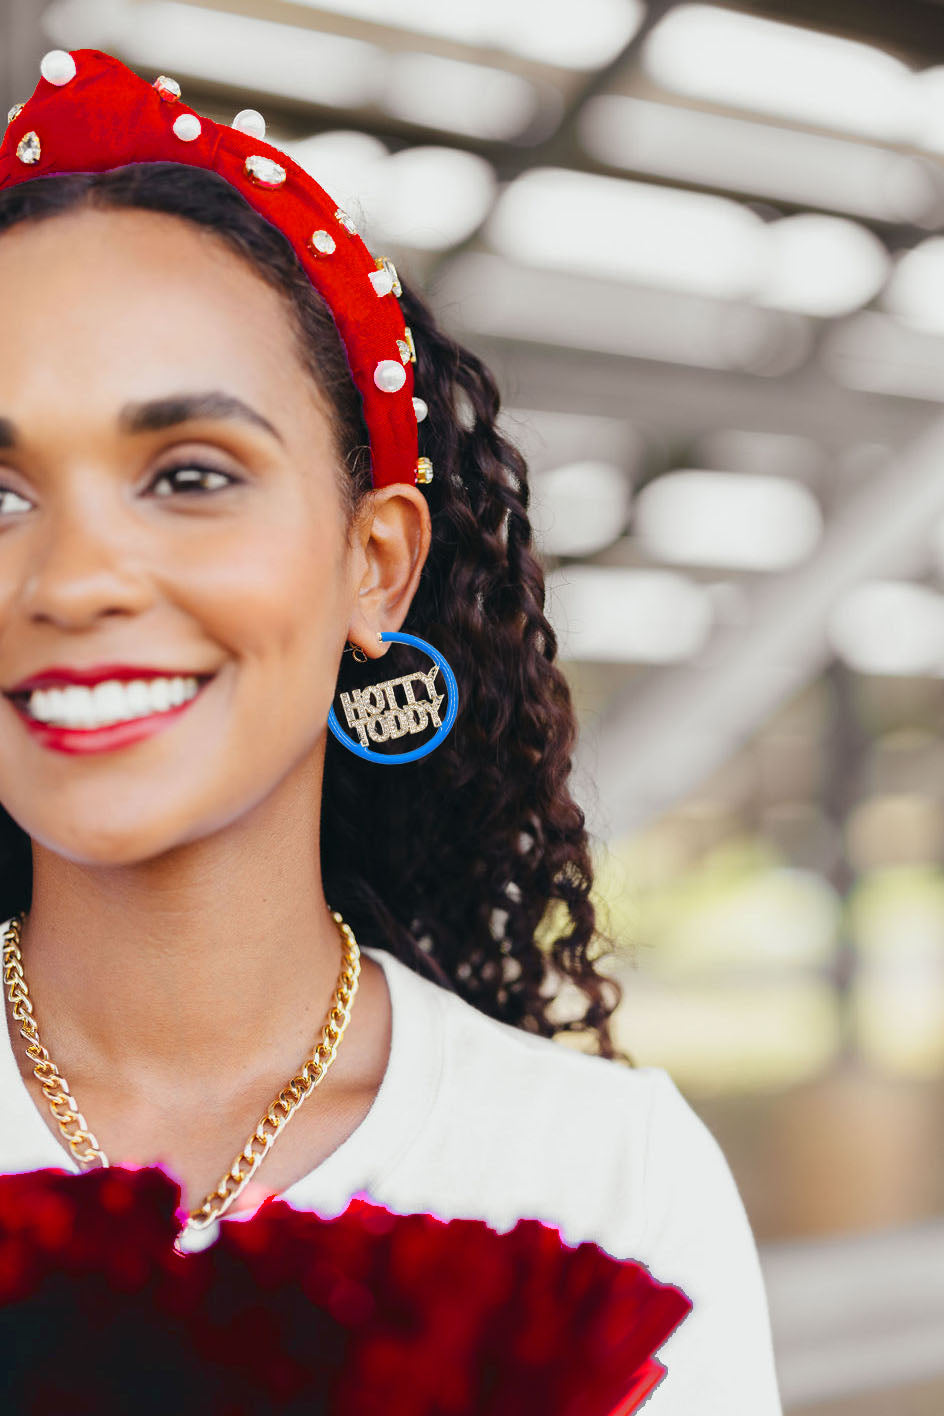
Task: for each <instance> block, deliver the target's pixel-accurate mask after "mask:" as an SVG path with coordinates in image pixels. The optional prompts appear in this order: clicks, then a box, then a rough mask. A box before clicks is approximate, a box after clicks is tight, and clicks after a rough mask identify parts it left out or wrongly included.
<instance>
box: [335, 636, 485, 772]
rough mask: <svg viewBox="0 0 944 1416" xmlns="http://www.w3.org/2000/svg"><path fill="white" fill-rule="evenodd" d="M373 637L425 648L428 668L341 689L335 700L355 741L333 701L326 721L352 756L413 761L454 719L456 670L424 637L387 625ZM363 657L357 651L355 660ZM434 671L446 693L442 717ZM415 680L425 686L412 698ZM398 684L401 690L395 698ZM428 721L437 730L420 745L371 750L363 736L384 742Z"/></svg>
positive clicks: (389, 762) (435, 744) (429, 748)
mask: <svg viewBox="0 0 944 1416" xmlns="http://www.w3.org/2000/svg"><path fill="white" fill-rule="evenodd" d="M377 638H378V639H379V640H381V641H382V642H383V641H387V640H389V641H391V642H393V643H395V644H412V645H413V646H414V648H416V649H422V650H423V652H424V654H428V655H429V657H430V658H431V659H432V660H433V661H434V662H433V667H432V668H431V669H430V670H429V672H428V673H423V671H422V669H413V670H412V671H411V672H410V673H406V674H401V675H400V676H399V677H398V678H390V679H386V680H385V681H384V682H383V683H375V684H372V685H371V686H370V687H369V688H355V689H352V690H351V692H350V693H342V694H341V706H342V708H343V709H344V716H345V717H346V718H347V725H348V727H349V728H352V729H353V730H354V731H355V732H356V733H357V739H358V740H357V741H354V740H353V739H352V738H350V737H348V735H347V733H345V732H344V730H343V729H342V727H341V724H340V723H339V721H338V715H337V713H335V711H334V705H333V704H332V707H331V711H330V712H329V714H328V727H329V728H330V729H331V731H332V733H333V734H334V736H335V737H336V738H337V740H338V742H342V743H343V744H344V746H345V747H346V748H348V749H349V750H350V751H351V752H353V753H355V754H356V756H358V757H365V758H366V759H367V761H368V762H383V763H386V764H387V765H388V766H390V765H396V764H398V763H401V762H415V761H417V759H418V758H420V757H425V756H426V755H427V754H428V753H430V752H432V751H433V749H434V748H437V747H438V746H439V744H440V743H441V742H442V741H443V739H444V738H445V737H446V734H447V733H448V732H449V729H450V728H451V727H452V725H453V723H454V722H455V721H456V713H457V712H458V708H459V689H458V685H457V684H456V676H455V674H454V673H453V672H452V669H451V668H450V667H449V664H448V663H447V662H446V660H445V658H444V657H443V656H442V654H440V652H439V650H438V649H434V648H433V646H432V644H430V643H429V642H428V640H426V639H421V638H420V637H419V635H416V634H396V633H394V632H393V631H389V632H384V633H379V632H378V635H377ZM358 653H359V651H358V650H357V648H356V647H355V648H354V650H353V656H354V658H355V659H358ZM365 660H366V656H364V654H363V651H360V659H359V660H358V662H364V661H365ZM440 671H441V672H442V681H443V684H444V686H445V689H446V697H447V703H446V716H445V717H444V718H440V715H439V710H440V708H441V707H442V703H443V694H441V693H437V691H436V683H435V680H436V677H437V675H438V674H439V673H440ZM418 684H422V685H423V688H424V689H425V693H426V696H425V697H423V698H417V697H416V695H415V692H414V689H415V688H416V687H417V686H418ZM398 690H399V693H400V695H401V696H400V698H399V699H398V697H397V693H398ZM430 723H432V724H433V726H434V727H435V728H436V729H437V732H436V733H435V734H434V735H433V736H432V737H431V738H430V739H429V741H428V742H424V743H423V744H422V746H421V747H414V748H413V749H412V750H411V751H409V752H396V753H385V752H375V751H374V750H373V748H371V747H369V746H368V742H390V741H391V740H392V739H395V738H401V737H407V736H408V735H411V734H413V733H420V732H422V731H423V729H424V728H427V727H428V726H429V724H430Z"/></svg>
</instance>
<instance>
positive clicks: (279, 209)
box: [0, 49, 432, 487]
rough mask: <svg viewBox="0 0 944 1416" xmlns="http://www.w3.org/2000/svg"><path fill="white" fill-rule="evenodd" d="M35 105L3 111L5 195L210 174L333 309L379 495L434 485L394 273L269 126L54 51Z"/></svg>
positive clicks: (1, 178)
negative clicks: (73, 180) (262, 223)
mask: <svg viewBox="0 0 944 1416" xmlns="http://www.w3.org/2000/svg"><path fill="white" fill-rule="evenodd" d="M40 75H41V76H40V79H39V82H38V83H37V85H36V88H35V90H34V92H33V94H32V96H31V97H30V98H29V99H28V100H27V101H26V102H25V103H23V104H16V105H15V106H14V107H13V108H12V109H11V110H10V121H9V124H8V127H7V130H6V134H5V135H4V138H3V141H2V143H0V189H3V188H6V187H11V186H14V185H16V184H18V183H20V182H25V181H31V180H33V179H34V178H37V177H47V176H51V175H54V174H58V173H66V172H109V171H112V170H114V169H115V168H118V167H124V166H127V165H129V164H131V163H135V162H176V163H179V164H181V165H184V166H191V167H201V168H203V169H205V170H206V171H209V172H215V173H216V174H217V175H218V176H220V177H222V178H223V179H224V180H225V181H227V182H229V184H230V185H231V186H233V187H235V188H236V189H237V191H239V192H240V193H241V194H242V196H243V197H244V199H245V200H246V201H247V202H248V203H249V205H250V206H251V207H253V209H254V210H255V211H256V212H258V213H259V215H260V216H262V217H263V218H264V219H265V220H266V221H268V222H270V223H271V224H272V225H273V226H275V227H277V228H278V229H279V230H280V231H281V232H282V233H283V234H284V235H285V236H286V238H287V239H288V240H289V241H290V242H291V244H292V246H293V248H294V250H295V253H296V255H297V256H298V259H299V261H300V263H301V265H302V267H303V269H304V270H305V273H306V275H307V276H308V278H309V280H310V281H311V283H312V285H313V286H314V287H315V289H316V290H317V291H318V293H319V294H320V295H321V296H322V298H323V299H324V300H325V302H326V303H327V305H328V307H329V308H330V310H331V314H332V316H333V318H334V322H335V324H336V325H337V328H338V333H339V335H340V337H341V340H342V343H343V344H344V348H345V352H346V354H347V360H348V364H349V366H350V369H351V375H352V377H353V379H354V382H355V384H356V385H357V388H358V391H359V392H360V395H361V400H362V405H363V412H364V421H365V423H366V425H367V430H368V434H369V438H370V451H371V475H372V480H373V485H374V486H375V487H383V486H388V485H390V484H391V483H395V482H407V483H409V484H411V485H413V486H415V485H417V483H420V484H422V483H423V482H426V481H428V480H429V478H430V476H431V475H432V472H431V467H430V465H429V459H428V458H424V459H420V458H419V457H418V450H419V449H418V432H417V425H418V423H419V422H420V421H421V420H422V419H423V418H424V417H425V416H426V411H427V410H426V404H425V403H424V402H423V400H422V399H421V398H419V397H415V396H414V395H415V390H414V382H413V370H414V366H415V362H416V351H415V348H414V344H413V336H412V334H411V333H410V330H409V328H408V327H407V325H406V324H405V322H404V318H403V312H402V311H401V309H400V305H399V302H398V301H399V296H400V295H401V294H402V286H401V284H400V280H399V277H398V275H397V272H396V267H395V266H394V264H393V262H392V261H390V260H388V259H387V258H386V257H381V258H379V259H375V258H374V257H373V256H372V255H371V253H370V251H368V249H367V247H366V245H365V244H364V242H363V240H362V239H361V237H360V236H359V235H358V233H357V227H356V225H355V223H354V221H353V220H352V219H351V217H350V216H349V215H348V214H347V212H345V211H344V210H343V209H342V208H340V207H339V206H338V205H337V203H336V202H335V201H334V200H333V199H332V198H331V197H330V196H329V195H328V193H327V192H326V191H325V190H324V188H323V187H321V186H320V185H319V183H318V182H316V181H315V179H314V178H313V177H311V176H310V175H309V174H308V173H307V172H305V170H304V169H303V168H302V167H300V166H299V165H298V164H297V163H295V162H293V161H292V159H291V158H289V157H288V156H287V155H286V154H285V153H282V152H280V151H279V150H278V149H277V148H274V147H272V146H271V145H270V144H269V143H267V142H266V141H265V138H264V133H265V120H264V119H263V117H262V115H261V114H260V113H257V112H256V110H255V109H244V110H243V111H242V112H241V113H239V114H237V115H236V119H235V121H234V123H233V124H232V125H231V126H228V125H226V124H222V123H216V122H214V121H213V120H212V119H210V118H206V117H204V116H203V115H202V114H198V113H195V112H194V110H193V109H192V108H189V107H188V106H187V105H186V104H185V103H184V102H183V99H182V96H181V88H180V85H179V84H178V83H177V81H176V80H175V79H172V78H169V77H168V76H167V75H165V74H162V75H160V76H159V77H158V78H157V79H156V80H155V81H154V83H153V84H151V83H148V82H147V80H145V79H142V78H140V77H139V76H138V75H137V74H135V73H134V72H133V71H132V70H130V69H128V68H127V67H126V66H125V65H124V64H122V63H121V62H120V61H119V60H117V59H115V58H113V57H112V56H111V55H109V54H104V53H102V52H101V51H100V50H96V49H76V50H73V51H72V52H71V53H69V52H67V51H65V50H52V51H51V52H50V53H49V54H47V55H45V57H44V58H43V60H42V63H41V65H40Z"/></svg>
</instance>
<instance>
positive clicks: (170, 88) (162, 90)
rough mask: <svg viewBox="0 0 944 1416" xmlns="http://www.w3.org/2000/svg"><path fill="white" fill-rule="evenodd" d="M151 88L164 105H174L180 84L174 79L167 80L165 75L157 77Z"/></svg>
mask: <svg viewBox="0 0 944 1416" xmlns="http://www.w3.org/2000/svg"><path fill="white" fill-rule="evenodd" d="M152 88H156V89H157V91H158V93H159V94H160V96H161V98H162V99H163V100H164V102H165V103H175V102H176V101H177V99H178V98H179V97H180V84H179V83H178V82H177V80H176V79H169V78H168V77H167V75H166V74H161V75H159V77H158V78H156V79H155V80H154V83H153V84H152Z"/></svg>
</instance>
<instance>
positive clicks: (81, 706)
mask: <svg viewBox="0 0 944 1416" xmlns="http://www.w3.org/2000/svg"><path fill="white" fill-rule="evenodd" d="M199 691H200V682H199V680H198V679H196V678H155V679H134V680H133V681H132V682H130V683H124V682H119V681H118V680H117V679H109V680H108V682H107V683H99V684H96V685H95V687H94V688H81V687H79V685H77V684H70V685H69V687H68V688H64V689H63V688H48V689H41V688H38V689H36V690H35V691H34V692H33V693H32V694H30V698H29V702H28V704H27V706H26V711H27V713H28V714H29V716H30V717H31V718H36V719H37V720H38V721H39V722H42V723H56V724H57V725H59V726H61V727H66V728H102V727H106V726H107V725H108V724H110V723H125V722H128V721H129V720H130V719H132V718H143V717H145V716H147V714H149V713H166V712H167V710H168V709H169V708H176V707H177V706H178V704H180V703H184V702H186V701H187V700H188V699H190V698H195V697H196V695H197V693H198V692H199Z"/></svg>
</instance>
